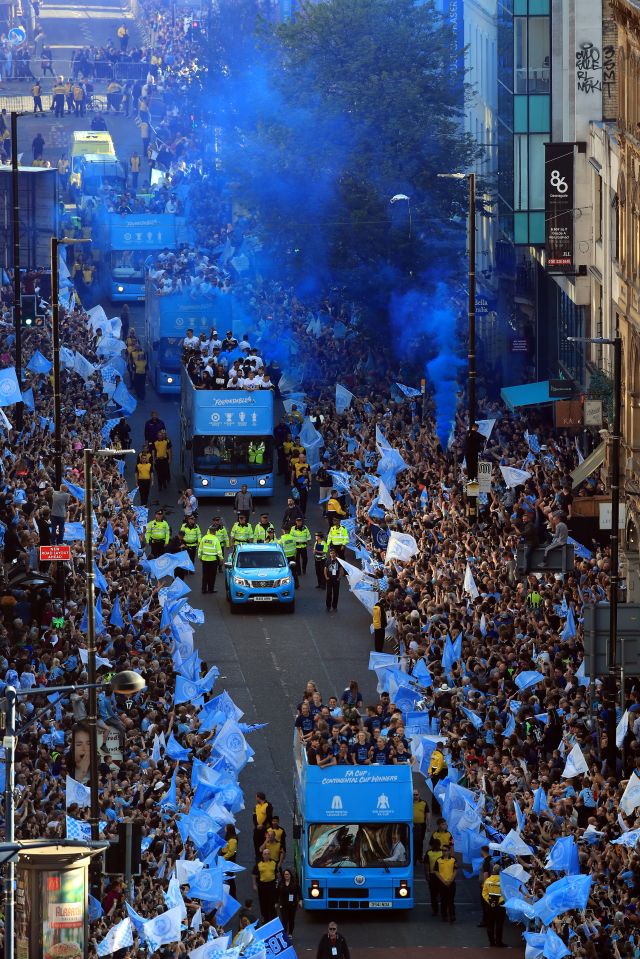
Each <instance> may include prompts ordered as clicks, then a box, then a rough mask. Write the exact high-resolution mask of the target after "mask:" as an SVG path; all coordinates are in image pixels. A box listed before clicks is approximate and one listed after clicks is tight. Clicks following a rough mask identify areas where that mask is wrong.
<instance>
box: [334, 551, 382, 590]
mask: <svg viewBox="0 0 640 959" xmlns="http://www.w3.org/2000/svg"><path fill="white" fill-rule="evenodd" d="M338 562H339V563H340V565H341V566H342V568H343V569H344V571H345V573H346V574H347V579H348V580H349V586H350V588H351V589H355V587H356V586H357V585H358V583H370V584H371V586H372V587H375V586H376V580H374V579H373V577H372V576H367V574H366V573H364V572H363V571H362V570H361V569H358V567H357V566H352V564H351V563H347V562H346V561H345V560H344V559H340V558H338Z"/></svg>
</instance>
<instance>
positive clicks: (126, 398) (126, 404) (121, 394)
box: [113, 380, 138, 416]
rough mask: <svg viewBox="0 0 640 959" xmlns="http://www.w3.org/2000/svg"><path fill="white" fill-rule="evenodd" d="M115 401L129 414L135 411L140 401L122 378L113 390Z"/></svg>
mask: <svg viewBox="0 0 640 959" xmlns="http://www.w3.org/2000/svg"><path fill="white" fill-rule="evenodd" d="M113 401H114V403H117V404H118V406H120V408H121V409H122V412H123V413H125V414H126V415H127V416H130V415H131V414H132V413H135V411H136V407H137V405H138V401H137V400H136V398H135V396H132V395H131V393H130V392H129V390H128V389H127V387H126V386H125V385H124V383H123V381H122V380H121V381H120V382H119V383H118V385H117V386H116V388H115V390H114V391H113Z"/></svg>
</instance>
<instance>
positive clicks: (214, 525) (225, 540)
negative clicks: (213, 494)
mask: <svg viewBox="0 0 640 959" xmlns="http://www.w3.org/2000/svg"><path fill="white" fill-rule="evenodd" d="M209 529H212V530H213V532H214V533H215V534H216V536H217V537H218V542H219V543H220V549H221V550H222V555H223V556H224V551H225V549H229V534H228V532H227V527H226V526H225V525H224V523H223V522H222V517H221V516H214V517H213V519H212V520H211V526H210V527H209Z"/></svg>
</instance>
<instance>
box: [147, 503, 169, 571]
mask: <svg viewBox="0 0 640 959" xmlns="http://www.w3.org/2000/svg"><path fill="white" fill-rule="evenodd" d="M170 536H171V529H170V527H169V524H168V523H167V521H166V519H165V518H164V513H163V511H162V510H161V509H157V510H156V516H155V519H152V520H151V522H150V523H148V524H147V534H146V540H147V543H149V544H150V546H151V555H152V556H153V558H154V559H155V558H156V557H158V556H162V554H163V553H164V549H165V546H166V545H167V543H168V542H169V537H170Z"/></svg>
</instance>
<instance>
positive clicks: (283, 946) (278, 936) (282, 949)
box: [243, 919, 297, 959]
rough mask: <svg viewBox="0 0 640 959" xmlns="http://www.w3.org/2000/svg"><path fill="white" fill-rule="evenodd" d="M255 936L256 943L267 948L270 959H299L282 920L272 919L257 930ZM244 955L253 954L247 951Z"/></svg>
mask: <svg viewBox="0 0 640 959" xmlns="http://www.w3.org/2000/svg"><path fill="white" fill-rule="evenodd" d="M253 935H254V938H255V941H256V943H258V942H259V943H262V944H263V945H264V947H265V948H266V951H267V957H268V959H275V957H276V956H277V957H278V959H297V957H296V952H295V949H294V948H293V946H292V945H291V940H290V939H289V936H288V935H287V933H286V932H285V931H284V928H283V925H282V922H281V921H280V919H272V920H271V922H267V923H265V924H264V925H263V926H260V927H259V928H258V929H255V930H254V933H253ZM243 954H244V955H245V956H246V955H248V954H249V955H250V954H251V953H247V952H246V950H245V951H244V953H243Z"/></svg>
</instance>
